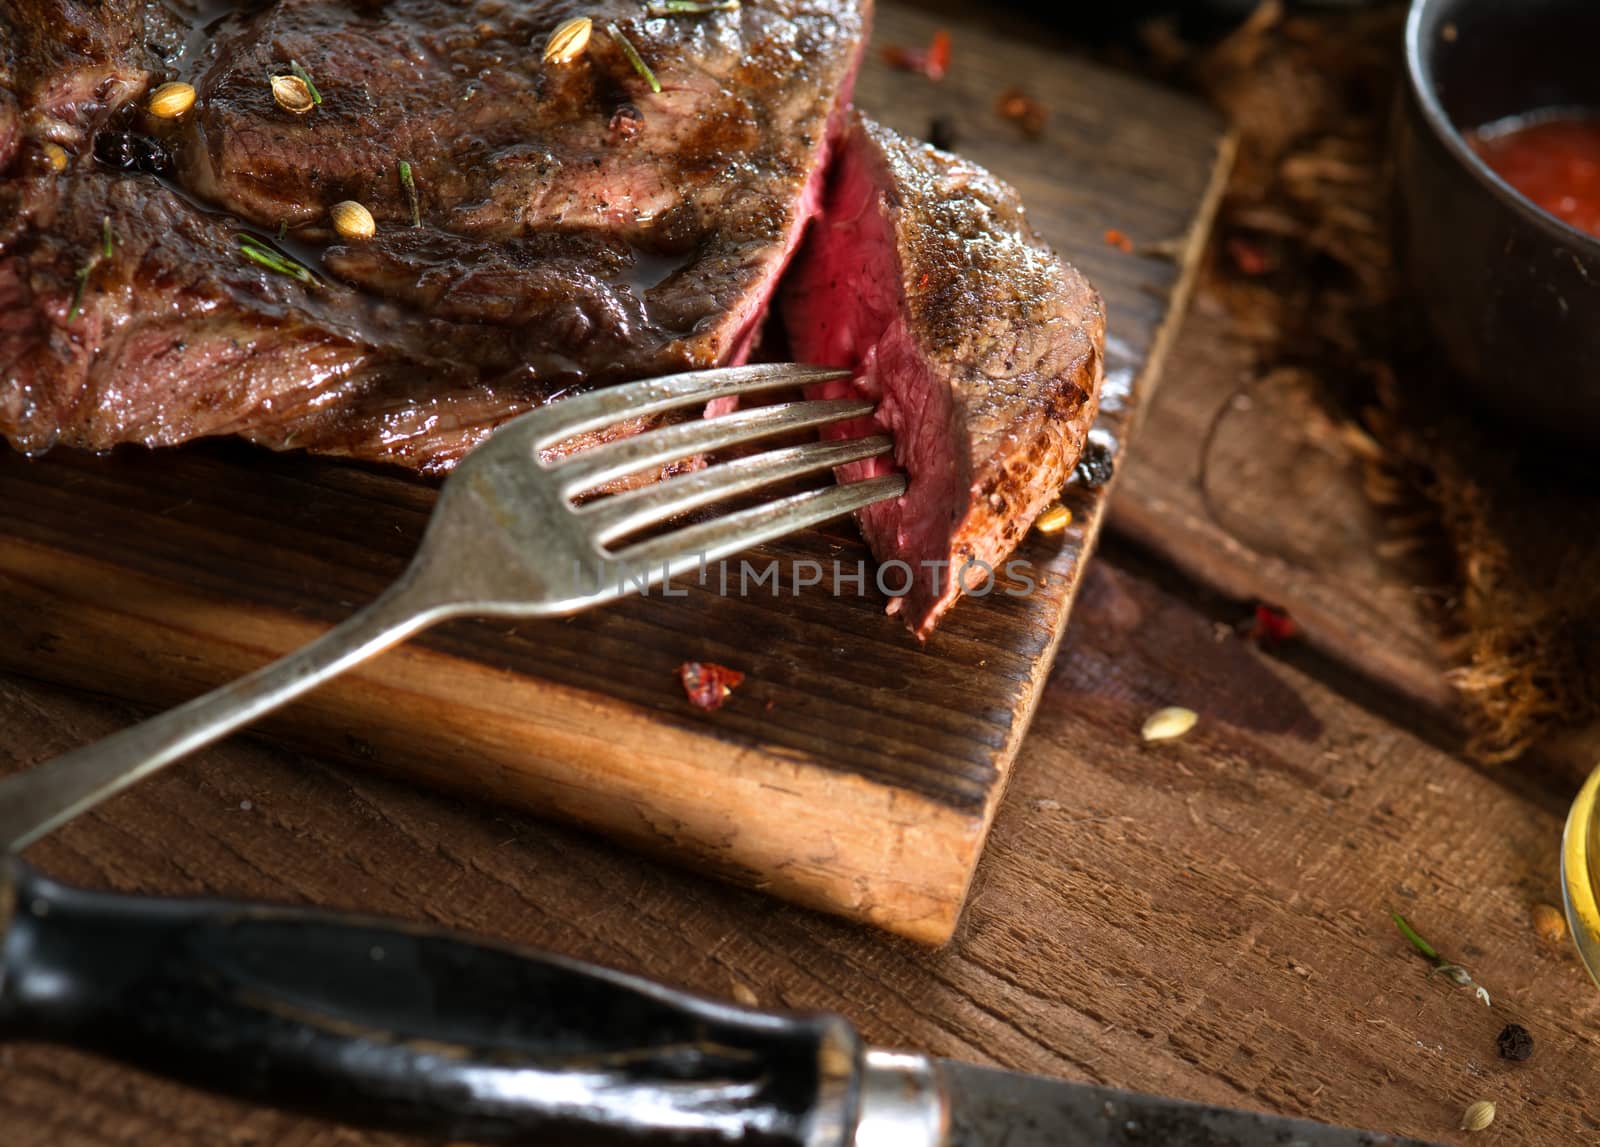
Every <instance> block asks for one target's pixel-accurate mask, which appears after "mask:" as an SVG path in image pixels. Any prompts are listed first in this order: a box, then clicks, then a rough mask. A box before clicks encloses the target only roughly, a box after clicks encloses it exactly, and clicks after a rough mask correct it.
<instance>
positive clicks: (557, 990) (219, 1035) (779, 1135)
mask: <svg viewBox="0 0 1600 1147" xmlns="http://www.w3.org/2000/svg"><path fill="white" fill-rule="evenodd" d="M0 1038H8V1039H30V1040H41V1041H48V1042H53V1043H61V1044H66V1045H70V1046H72V1047H76V1048H80V1049H83V1050H86V1051H92V1052H96V1053H98V1054H100V1055H104V1056H108V1057H110V1058H112V1059H116V1060H119V1061H121V1062H123V1063H126V1064H129V1065H131V1066H134V1067H137V1068H141V1069H143V1070H146V1071H151V1072H155V1073H157V1074H160V1075H165V1076H168V1077H170V1078H172V1079H176V1080H179V1081H180V1082H183V1083H187V1084H191V1085H194V1086H198V1087H203V1088H206V1089H208V1090H211V1091H215V1092H219V1093H222V1094H225V1095H230V1096H234V1097H236V1098H244V1099H250V1100H256V1101H260V1102H267V1103H272V1104H274V1105H277V1106H281V1107H288V1108H291V1109H294V1110H297V1111H301V1112H305V1113H308V1114H313V1115H319V1116H323V1117H326V1118H330V1119H335V1120H339V1121H342V1122H346V1123H353V1124H358V1125H361V1126H365V1127H373V1128H380V1129H390V1130H400V1131H408V1132H412V1133H418V1134H424V1135H436V1136H440V1137H443V1138H449V1139H469V1140H474V1141H477V1142H484V1143H513V1144H537V1145H539V1147H564V1145H568V1144H572V1145H577V1144H582V1145H583V1147H613V1145H621V1144H642V1143H673V1144H685V1145H689V1144H693V1145H701V1144H720V1145H728V1144H740V1145H742V1147H757V1145H760V1147H848V1144H849V1142H850V1139H851V1136H852V1130H853V1128H854V1126H855V1121H856V1108H857V1104H858V1102H859V1094H858V1091H859V1076H860V1069H861V1061H862V1048H861V1044H860V1041H859V1039H858V1037H857V1036H856V1034H855V1032H854V1030H853V1029H852V1028H851V1027H850V1025H849V1024H847V1023H846V1022H845V1021H844V1020H843V1019H841V1018H839V1017H838V1016H832V1015H813V1016H787V1015H771V1014H764V1013H760V1012H755V1011H750V1010H746V1009H743V1008H738V1007H734V1006H731V1005H725V1004H720V1003H716V1002H713V1001H710V1000H706V999H701V998H698V997H693V996H688V995H685V994H683V993H680V992H676V991H673V990H671V989H668V988H665V987H662V986H660V985H658V984H652V983H650V982H648V981H646V980H641V979H637V978H635V977H632V976H626V975H623V974H621V973H618V972H612V971H608V970H605V969H602V968H597V967H594V966H592V965H588V964H583V963H579V962H577V961H575V960H567V959H563V958H561V957H559V956H552V955H547V954H544V953H540V952H534V951H529V950H525V949H516V948H511V947H501V946H495V945H492V944H489V943H483V942H475V941H472V940H469V939H465V938H463V937H460V936H457V935H452V934H451V933H448V932H445V931H442V930H438V929H432V928H424V927H413V926H410V925H407V924H403V923H396V922H392V921H383V920H375V919H367V918H362V917H355V916H349V915H344V914H339V913H333V912H325V911H318V910H314V909H303V908H291V907H276V906H269V905H254V904H237V903H228V902H224V901H207V900H174V899H156V898H151V897H142V896H124V895H117V894H112V893H104V892H90V891H85V890H82V889H77V888H69V887H67V886H65V885H62V884H59V883H57V882H55V881H53V880H50V879H48V878H46V877H44V876H41V875H40V874H39V873H37V872H35V871H33V870H32V869H31V868H29V867H28V866H27V865H25V864H23V863H22V862H21V861H19V860H17V859H15V858H14V857H8V858H3V859H0Z"/></svg>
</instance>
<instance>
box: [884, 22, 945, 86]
mask: <svg viewBox="0 0 1600 1147" xmlns="http://www.w3.org/2000/svg"><path fill="white" fill-rule="evenodd" d="M883 62H884V63H886V64H888V65H889V66H890V67H891V68H898V69H899V70H900V71H902V72H915V73H916V74H917V75H919V76H926V77H927V78H928V79H930V80H933V81H934V82H936V83H937V82H938V81H939V80H942V79H944V77H945V73H947V72H948V71H949V70H950V33H949V32H948V31H946V30H945V29H943V28H940V29H939V30H938V31H937V32H935V33H934V34H933V41H932V42H931V43H930V44H929V45H928V46H927V47H926V48H909V47H906V46H905V45H904V44H890V45H889V46H888V47H886V48H885V49H884V50H883Z"/></svg>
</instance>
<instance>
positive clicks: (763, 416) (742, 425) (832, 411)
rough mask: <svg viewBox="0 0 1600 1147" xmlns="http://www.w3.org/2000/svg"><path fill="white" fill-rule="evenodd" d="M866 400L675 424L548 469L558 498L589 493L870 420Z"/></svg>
mask: <svg viewBox="0 0 1600 1147" xmlns="http://www.w3.org/2000/svg"><path fill="white" fill-rule="evenodd" d="M875 406H876V404H875V403H874V402H872V401H871V400H870V399H864V398H842V399H838V398H836V399H825V400H821V401H816V402H783V403H779V404H777V405H776V406H758V407H756V408H755V409H753V410H738V411H735V412H734V413H732V414H723V415H719V416H718V417H716V418H703V419H697V420H696V421H693V422H680V423H678V424H677V425H675V426H666V427H663V428H662V429H660V430H652V431H649V432H648V433H646V434H639V435H636V436H635V437H632V438H624V439H622V440H620V441H617V442H607V443H606V444H605V445H603V446H595V447H592V448H590V449H588V450H580V451H579V452H578V453H577V454H574V455H572V456H571V458H569V459H567V460H565V461H562V462H559V463H557V464H556V465H555V466H553V467H551V471H550V472H551V474H552V475H553V476H554V477H555V479H556V481H557V483H558V484H559V485H560V488H561V492H562V495H563V496H571V495H573V494H579V493H582V492H583V491H585V490H592V489H594V488H595V487H596V486H599V485H602V484H603V483H606V482H609V481H611V480H612V479H614V478H621V477H623V476H624V475H627V474H632V473H635V472H636V471H639V470H646V469H649V468H650V467H652V466H662V465H665V464H666V463H668V462H676V461H678V460H679V459H682V458H691V457H693V456H694V455H696V454H704V453H708V452H710V451H712V450H720V449H722V448H723V447H726V446H736V445H738V444H739V443H742V442H751V441H754V440H755V439H758V438H765V437H767V436H769V435H773V434H779V433H782V432H784V431H788V430H804V429H806V428H807V427H812V426H825V425H827V424H828V423H830V422H843V421H845V420H846V419H850V418H860V417H862V416H863V415H867V414H871V413H872V411H873V409H874V408H875Z"/></svg>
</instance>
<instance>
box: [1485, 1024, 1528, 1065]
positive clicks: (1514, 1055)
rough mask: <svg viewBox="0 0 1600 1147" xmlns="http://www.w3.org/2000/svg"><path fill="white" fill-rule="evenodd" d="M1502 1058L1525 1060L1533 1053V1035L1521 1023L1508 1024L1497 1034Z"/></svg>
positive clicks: (1497, 1042) (1496, 1037) (1497, 1043)
mask: <svg viewBox="0 0 1600 1147" xmlns="http://www.w3.org/2000/svg"><path fill="white" fill-rule="evenodd" d="M1494 1042H1495V1044H1496V1045H1498V1046H1499V1048H1500V1058H1501V1059H1514V1060H1519V1061H1520V1060H1524V1059H1527V1058H1528V1057H1529V1056H1531V1055H1532V1054H1533V1036H1532V1035H1530V1034H1529V1033H1528V1029H1527V1028H1525V1027H1523V1026H1522V1025H1521V1024H1507V1025H1506V1026H1505V1027H1504V1028H1502V1029H1501V1031H1500V1034H1499V1035H1497V1036H1495V1040H1494Z"/></svg>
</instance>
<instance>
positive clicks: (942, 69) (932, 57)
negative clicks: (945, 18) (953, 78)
mask: <svg viewBox="0 0 1600 1147" xmlns="http://www.w3.org/2000/svg"><path fill="white" fill-rule="evenodd" d="M949 70H950V33H949V32H947V31H945V30H944V29H943V28H940V29H939V30H938V31H937V32H935V33H934V34H933V43H931V44H929V45H928V63H927V67H926V68H925V69H924V71H925V72H926V73H927V76H928V78H929V79H930V80H935V81H937V80H942V79H944V75H945V73H946V72H948V71H949Z"/></svg>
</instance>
